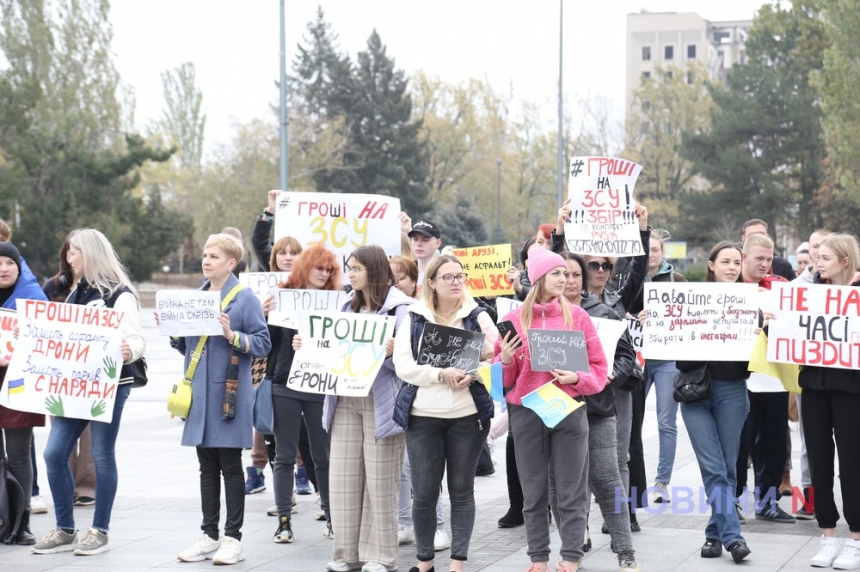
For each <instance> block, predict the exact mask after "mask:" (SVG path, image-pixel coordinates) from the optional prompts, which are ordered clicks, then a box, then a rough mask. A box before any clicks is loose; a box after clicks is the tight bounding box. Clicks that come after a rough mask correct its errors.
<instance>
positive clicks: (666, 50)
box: [663, 46, 675, 60]
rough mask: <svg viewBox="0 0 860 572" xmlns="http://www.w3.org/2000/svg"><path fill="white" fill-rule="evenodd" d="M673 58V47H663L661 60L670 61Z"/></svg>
mask: <svg viewBox="0 0 860 572" xmlns="http://www.w3.org/2000/svg"><path fill="white" fill-rule="evenodd" d="M674 58H675V46H664V47H663V59H666V60H671V59H674Z"/></svg>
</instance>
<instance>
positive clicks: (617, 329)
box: [591, 318, 627, 373]
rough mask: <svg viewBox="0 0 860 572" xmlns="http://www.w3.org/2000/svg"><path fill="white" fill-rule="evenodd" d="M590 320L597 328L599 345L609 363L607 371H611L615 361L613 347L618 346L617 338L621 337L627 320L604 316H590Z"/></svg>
mask: <svg viewBox="0 0 860 572" xmlns="http://www.w3.org/2000/svg"><path fill="white" fill-rule="evenodd" d="M591 322H592V323H593V324H594V327H595V329H597V337H599V338H600V345H602V346H603V354H604V355H605V356H606V361H607V363H609V372H610V373H611V372H612V364H613V363H615V349H616V347H617V346H618V340H620V339H621V336H622V335H624V330H626V329H627V322H626V321H623V320H608V319H606V318H591Z"/></svg>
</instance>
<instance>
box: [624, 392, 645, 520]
mask: <svg viewBox="0 0 860 572" xmlns="http://www.w3.org/2000/svg"><path fill="white" fill-rule="evenodd" d="M639 385H640V386H641V387H637V388H635V389H633V390H632V391H631V392H630V393H631V394H632V395H633V420H632V422H631V424H630V446H629V447H628V452H629V453H630V460H629V461H627V468H628V469H629V471H630V490H628V491H627V492H628V496H630V498H633V491H636V502H635V503H633V502H631V503H629V504H628V505H627V506H628V507H629V509H630V513H631V514H633V511H634V510H635V508H636V507H647V506H648V495H647V494H645V493H646V491H647V489H648V475H646V474H645V449H644V447H643V446H642V422H643V421H644V420H645V384H644V383H640V384H639ZM634 505H635V506H634Z"/></svg>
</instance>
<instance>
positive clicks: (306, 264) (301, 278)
mask: <svg viewBox="0 0 860 572" xmlns="http://www.w3.org/2000/svg"><path fill="white" fill-rule="evenodd" d="M317 266H320V267H322V268H332V269H334V272H332V273H331V274H329V275H328V280H327V281H326V283H325V286H323V287H322V289H323V290H340V288H341V284H340V265H339V264H338V262H337V257H336V256H335V255H334V253H333V252H331V251H330V250H326V248H325V247H324V246H322V245H319V244H315V245H313V246H309V247H308V248H306V249H304V250H303V251H302V253H301V254H300V255H299V257H298V258H296V261H295V262H293V271H292V272H290V277H289V278H288V279H287V283H286V284H278V286H279V287H281V288H297V289H300V288H306V287H307V285H308V278H309V277H310V274H311V269H312V268H315V267H317Z"/></svg>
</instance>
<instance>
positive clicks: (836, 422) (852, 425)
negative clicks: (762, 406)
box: [803, 389, 860, 532]
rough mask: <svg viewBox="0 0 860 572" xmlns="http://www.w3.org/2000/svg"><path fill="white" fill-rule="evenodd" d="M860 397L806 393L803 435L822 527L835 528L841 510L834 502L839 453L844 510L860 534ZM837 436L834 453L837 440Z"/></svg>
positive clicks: (846, 518)
mask: <svg viewBox="0 0 860 572" xmlns="http://www.w3.org/2000/svg"><path fill="white" fill-rule="evenodd" d="M858 412H860V395H852V394H848V393H837V392H835V391H816V390H814V389H804V390H803V434H804V438H805V439H806V452H807V454H808V455H809V469H810V472H811V473H812V490H813V494H814V495H815V497H814V499H813V502H814V503H815V518H816V520H818V526H819V528H835V527H836V522H837V521H838V520H839V510H838V509H837V508H836V502H835V501H834V500H833V484H834V482H833V481H834V479H833V456H834V452H837V453H838V454H839V484H840V486H841V487H842V511H843V512H844V513H845V520H846V521H847V522H848V529H849V530H851V532H860V488H858V486H857V485H858V483H860V447H858V444H857V436H858V435H860V413H858ZM834 435H835V437H836V446H835V451H834V445H833V438H834Z"/></svg>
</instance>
